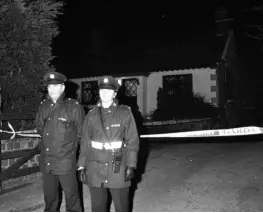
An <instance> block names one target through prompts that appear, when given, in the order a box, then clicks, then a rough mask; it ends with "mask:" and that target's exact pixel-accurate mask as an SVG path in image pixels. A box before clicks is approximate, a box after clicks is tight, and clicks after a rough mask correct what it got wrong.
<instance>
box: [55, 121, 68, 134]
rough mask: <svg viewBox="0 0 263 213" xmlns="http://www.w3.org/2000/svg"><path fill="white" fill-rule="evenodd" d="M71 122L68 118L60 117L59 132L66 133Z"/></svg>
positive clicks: (58, 122)
mask: <svg viewBox="0 0 263 213" xmlns="http://www.w3.org/2000/svg"><path fill="white" fill-rule="evenodd" d="M69 126H70V123H69V122H68V121H67V120H66V119H60V118H58V120H57V129H58V132H59V133H65V132H66V131H67V129H68V128H69Z"/></svg>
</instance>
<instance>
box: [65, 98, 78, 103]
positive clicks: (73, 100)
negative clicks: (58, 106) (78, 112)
mask: <svg viewBox="0 0 263 213" xmlns="http://www.w3.org/2000/svg"><path fill="white" fill-rule="evenodd" d="M66 102H67V103H70V104H79V102H78V101H76V100H75V99H73V98H67V99H66Z"/></svg>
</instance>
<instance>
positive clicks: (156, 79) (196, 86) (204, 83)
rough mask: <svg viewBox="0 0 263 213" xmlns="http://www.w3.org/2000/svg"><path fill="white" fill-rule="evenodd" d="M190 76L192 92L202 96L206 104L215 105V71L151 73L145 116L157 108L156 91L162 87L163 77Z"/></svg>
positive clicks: (202, 69) (191, 70) (207, 69)
mask: <svg viewBox="0 0 263 213" xmlns="http://www.w3.org/2000/svg"><path fill="white" fill-rule="evenodd" d="M182 74H192V76H193V92H194V93H199V94H200V95H202V96H204V97H205V98H206V99H207V101H208V102H211V103H214V104H217V98H216V70H215V69H211V68H200V69H189V70H172V71H162V72H153V73H151V74H150V75H149V77H148V79H147V91H149V92H148V93H147V110H146V112H147V114H150V113H151V111H153V110H155V109H156V107H157V91H158V89H159V87H162V86H163V76H165V75H182Z"/></svg>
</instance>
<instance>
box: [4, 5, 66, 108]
mask: <svg viewBox="0 0 263 213" xmlns="http://www.w3.org/2000/svg"><path fill="white" fill-rule="evenodd" d="M62 6H63V3H62V2H61V1H56V0H31V1H30V0H1V2H0V58H1V60H0V85H1V91H2V94H1V95H2V97H1V98H2V110H3V111H4V112H32V111H35V110H36V109H37V106H38V103H39V101H40V100H41V99H42V98H43V81H42V78H43V75H44V74H45V73H46V72H47V71H52V70H54V67H52V66H51V65H50V62H51V60H52V59H53V56H52V49H51V43H52V39H53V38H54V37H55V36H57V35H58V34H59V31H58V26H57V22H56V18H57V16H58V15H59V14H61V12H60V10H61V9H62Z"/></svg>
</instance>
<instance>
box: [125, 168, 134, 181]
mask: <svg viewBox="0 0 263 213" xmlns="http://www.w3.org/2000/svg"><path fill="white" fill-rule="evenodd" d="M124 175H125V181H130V180H131V179H132V178H134V175H135V168H134V167H131V166H127V167H126V168H125V174H124Z"/></svg>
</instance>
